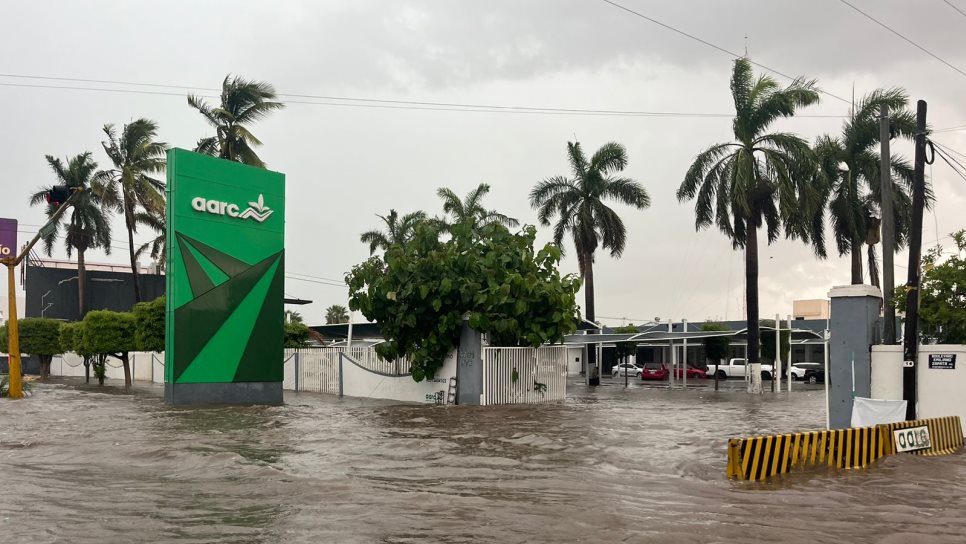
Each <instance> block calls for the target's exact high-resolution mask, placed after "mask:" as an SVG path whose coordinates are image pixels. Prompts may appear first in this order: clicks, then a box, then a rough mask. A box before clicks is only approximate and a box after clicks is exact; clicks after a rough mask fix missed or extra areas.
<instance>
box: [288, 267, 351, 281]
mask: <svg viewBox="0 0 966 544" xmlns="http://www.w3.org/2000/svg"><path fill="white" fill-rule="evenodd" d="M287 273H288V274H294V275H296V276H303V277H306V278H310V279H313V280H324V281H332V282H335V283H339V284H341V285H345V281H344V280H339V279H335V278H326V277H324V276H313V275H312V274H302V273H301V272H292V271H291V270H290V271H288V272H287Z"/></svg>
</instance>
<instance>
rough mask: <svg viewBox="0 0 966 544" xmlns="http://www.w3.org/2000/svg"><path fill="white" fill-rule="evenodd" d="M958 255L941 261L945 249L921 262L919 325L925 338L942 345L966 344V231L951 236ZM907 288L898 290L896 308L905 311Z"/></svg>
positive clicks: (924, 258)
mask: <svg viewBox="0 0 966 544" xmlns="http://www.w3.org/2000/svg"><path fill="white" fill-rule="evenodd" d="M952 237H953V242H954V243H955V244H956V252H955V254H953V256H951V257H949V258H948V259H946V260H945V261H941V260H940V259H941V258H942V255H943V249H942V247H934V248H933V249H931V250H929V251H928V252H927V253H926V255H924V256H923V259H922V270H923V274H922V279H921V283H920V291H919V292H920V296H919V322H920V323H921V325H922V329H921V335H922V337H923V338H924V339H927V340H934V341H935V342H938V343H940V344H966V230H960V231H958V232H954V233H953V234H952ZM906 296H907V291H906V288H905V286H902V287H897V288H896V292H895V297H894V299H893V300H894V301H895V305H896V308H897V309H898V310H899V311H905V309H906Z"/></svg>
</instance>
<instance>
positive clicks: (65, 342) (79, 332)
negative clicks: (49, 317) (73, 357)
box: [60, 321, 104, 385]
mask: <svg viewBox="0 0 966 544" xmlns="http://www.w3.org/2000/svg"><path fill="white" fill-rule="evenodd" d="M60 346H61V348H63V350H64V352H65V353H66V352H68V351H73V352H74V353H76V354H77V355H79V356H81V357H83V358H84V383H90V382H91V362H92V360H93V357H94V354H93V353H91V352H90V351H88V350H87V345H86V344H85V343H84V322H83V321H75V322H73V323H61V325H60ZM100 370H101V371H100V373H99V377H98V379H99V380H100V382H101V385H103V384H104V378H103V374H104V373H103V366H102V367H101V369H100Z"/></svg>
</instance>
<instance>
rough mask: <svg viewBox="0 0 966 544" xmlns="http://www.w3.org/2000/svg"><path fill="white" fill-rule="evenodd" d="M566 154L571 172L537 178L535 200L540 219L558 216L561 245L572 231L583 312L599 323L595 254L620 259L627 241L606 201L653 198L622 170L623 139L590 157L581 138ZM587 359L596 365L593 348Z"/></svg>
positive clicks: (641, 205)
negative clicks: (599, 251)
mask: <svg viewBox="0 0 966 544" xmlns="http://www.w3.org/2000/svg"><path fill="white" fill-rule="evenodd" d="M567 157H568V159H569V160H570V169H571V174H572V176H571V177H567V176H555V177H552V178H547V179H545V180H543V181H541V182H539V183H537V185H536V186H534V188H533V190H531V191H530V205H531V206H533V208H535V209H537V210H539V211H538V219H539V221H540V223H541V224H542V225H544V226H547V225H550V222H551V219H553V218H554V217H556V218H557V220H556V223H555V224H554V227H553V239H554V242H555V243H556V244H557V245H558V246H560V247H561V248H563V239H564V236H565V235H566V234H567V233H568V232H569V233H570V234H571V237H572V239H573V243H574V249H575V250H576V252H577V263H578V266H579V268H580V275H581V277H582V278H583V279H584V314H585V316H586V319H587V321H589V322H594V320H595V317H596V316H595V311H594V253H595V252H596V251H597V248H598V247H602V248H603V249H609V250H610V255H611V257H615V258H618V257H620V256H621V254H622V253H623V252H624V246H625V245H626V243H627V229H626V228H625V227H624V221H623V220H621V218H620V216H619V215H618V214H617V212H615V211H614V210H613V209H611V208H610V207H609V206H607V204H606V203H605V202H606V201H607V200H613V201H616V202H619V203H622V204H626V205H629V206H633V207H634V208H637V209H638V210H643V209H645V208H647V207H648V206H650V205H651V199H650V197H649V196H648V194H647V191H646V190H645V189H644V187H643V186H641V184H639V183H638V182H636V181H634V180H633V179H631V178H627V177H622V176H620V175H619V174H620V172H622V171H623V170H624V168H625V167H626V166H627V151H626V150H625V149H624V146H622V145H621V144H618V143H613V142H611V143H607V144H604V145H603V146H601V148H600V149H598V150H597V151H596V152H595V153H594V155H593V156H592V157H591V158H590V160H589V161H588V160H587V156H586V155H585V154H584V151H583V149H582V148H581V147H580V142H567ZM587 363H588V365H590V366H594V365H595V364H596V354H595V352H594V350H589V353H588V357H587Z"/></svg>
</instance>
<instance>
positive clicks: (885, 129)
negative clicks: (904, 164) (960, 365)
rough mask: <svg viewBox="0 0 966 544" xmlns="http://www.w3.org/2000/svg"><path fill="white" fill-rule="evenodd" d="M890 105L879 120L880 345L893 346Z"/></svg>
mask: <svg viewBox="0 0 966 544" xmlns="http://www.w3.org/2000/svg"><path fill="white" fill-rule="evenodd" d="M889 137H890V131H889V106H888V105H887V104H883V105H882V115H881V117H879V142H880V157H879V159H880V162H881V164H880V165H879V172H880V176H881V178H880V179H881V182H880V183H881V184H882V189H881V191H882V205H881V208H882V209H881V210H880V211H881V212H882V223H881V227H882V321H883V332H884V334H883V338H882V343H883V344H886V345H892V344H895V343H896V309H895V307H893V304H892V292H893V291H894V290H895V286H896V281H895V278H894V271H895V266H894V264H893V257H894V256H895V247H896V242H895V239H896V237H895V231H896V228H895V216H894V213H893V211H892V155H891V153H890V151H889Z"/></svg>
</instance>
